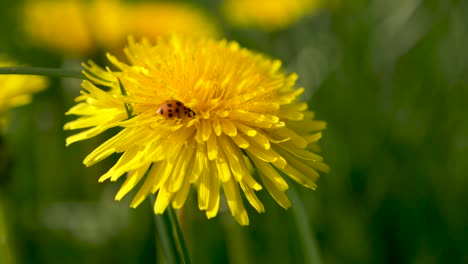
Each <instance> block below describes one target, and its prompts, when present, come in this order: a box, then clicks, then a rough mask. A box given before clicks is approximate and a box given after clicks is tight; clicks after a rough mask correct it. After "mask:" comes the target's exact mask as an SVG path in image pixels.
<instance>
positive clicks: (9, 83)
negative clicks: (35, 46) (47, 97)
mask: <svg viewBox="0 0 468 264" xmlns="http://www.w3.org/2000/svg"><path fill="white" fill-rule="evenodd" d="M13 66H15V63H14V62H12V61H10V60H8V59H6V58H1V57H0V67H13ZM46 86H47V79H46V78H45V77H39V76H28V75H0V128H2V127H4V126H5V125H6V121H7V120H6V119H7V112H8V110H9V109H11V108H13V107H17V106H21V105H25V104H28V103H29V102H30V101H31V97H32V94H33V93H36V92H38V91H41V90H43V89H44V88H45V87H46ZM0 130H1V129H0ZM0 132H1V131H0Z"/></svg>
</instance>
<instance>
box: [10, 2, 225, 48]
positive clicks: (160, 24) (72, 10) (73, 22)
mask: <svg viewBox="0 0 468 264" xmlns="http://www.w3.org/2000/svg"><path fill="white" fill-rule="evenodd" d="M19 17H20V18H21V19H22V20H23V21H22V23H21V24H22V25H23V28H24V33H25V35H26V37H28V38H29V39H30V40H32V41H34V43H35V44H36V45H42V46H45V47H48V48H50V49H53V50H57V51H59V52H63V53H65V54H67V55H84V54H90V53H92V52H94V51H96V50H97V49H109V50H117V49H118V50H121V47H122V46H123V45H124V44H125V42H126V39H127V36H128V35H133V36H137V37H141V36H145V37H149V38H154V39H155V38H156V37H157V36H162V35H168V34H171V33H179V34H187V35H192V36H209V37H213V36H216V35H217V34H218V30H217V27H216V26H215V25H216V23H215V22H214V20H213V19H212V18H210V17H209V16H208V15H207V14H205V13H204V12H202V11H201V10H200V9H198V8H196V7H195V6H192V5H189V4H184V3H173V2H159V3H149V2H146V3H145V2H139V3H131V2H124V1H120V0H90V1H85V0H64V1H59V0H35V1H33V0H29V1H28V2H26V3H25V5H24V6H23V7H22V9H21V14H20V15H19Z"/></svg>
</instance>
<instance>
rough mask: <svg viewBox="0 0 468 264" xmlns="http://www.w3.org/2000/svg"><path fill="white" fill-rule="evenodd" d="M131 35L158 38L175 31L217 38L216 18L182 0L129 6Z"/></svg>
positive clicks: (128, 17) (128, 14)
mask: <svg viewBox="0 0 468 264" xmlns="http://www.w3.org/2000/svg"><path fill="white" fill-rule="evenodd" d="M127 21H129V24H130V29H131V31H130V32H129V33H131V35H133V36H136V37H143V36H145V37H147V38H154V39H156V37H158V36H165V35H169V34H173V33H177V34H184V35H191V36H205V37H214V36H216V35H218V29H217V26H216V23H215V21H213V20H212V19H211V18H210V17H209V16H208V15H207V14H205V13H204V12H202V11H201V10H200V9H198V8H197V7H195V6H193V5H189V4H186V3H180V2H179V3H178V2H169V1H167V2H154V3H153V2H151V3H149V2H148V3H141V4H138V5H129V6H128V9H127Z"/></svg>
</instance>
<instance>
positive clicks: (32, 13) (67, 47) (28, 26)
mask: <svg viewBox="0 0 468 264" xmlns="http://www.w3.org/2000/svg"><path fill="white" fill-rule="evenodd" d="M85 12H86V8H85V5H84V2H83V1H80V0H64V1H48V0H44V1H42V0H38V1H34V0H29V1H27V2H25V4H24V7H23V9H22V10H21V14H20V15H19V16H18V17H19V18H20V19H22V20H24V21H22V24H23V28H24V32H25V34H26V35H27V36H28V37H29V38H30V39H31V40H33V41H34V43H35V44H37V45H43V46H46V47H48V48H50V49H52V50H58V51H60V52H64V53H66V54H69V55H77V54H88V53H90V52H91V51H92V50H93V49H94V48H95V47H94V42H93V37H92V36H91V33H90V31H89V26H90V25H88V24H87V21H86V19H85V15H84V14H85Z"/></svg>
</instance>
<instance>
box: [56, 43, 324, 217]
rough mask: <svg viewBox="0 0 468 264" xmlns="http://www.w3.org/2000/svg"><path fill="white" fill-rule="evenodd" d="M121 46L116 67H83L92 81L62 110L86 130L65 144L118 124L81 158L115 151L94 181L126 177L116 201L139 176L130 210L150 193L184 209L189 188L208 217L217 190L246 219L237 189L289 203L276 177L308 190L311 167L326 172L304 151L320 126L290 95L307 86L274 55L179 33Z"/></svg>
mask: <svg viewBox="0 0 468 264" xmlns="http://www.w3.org/2000/svg"><path fill="white" fill-rule="evenodd" d="M125 53H126V54H127V56H128V61H129V62H130V63H129V64H127V63H124V62H121V61H119V60H117V59H116V58H115V57H113V56H112V55H108V58H109V60H110V61H111V63H112V64H113V66H115V67H117V68H118V69H119V71H115V72H114V71H109V70H105V69H104V68H101V67H99V66H97V65H96V64H94V63H93V62H89V63H88V64H85V65H84V66H85V71H84V73H85V74H86V75H87V77H88V78H89V81H87V80H85V81H83V83H82V87H83V90H82V92H81V95H80V96H79V97H78V98H77V105H76V106H74V107H72V108H71V109H70V110H69V111H68V112H67V114H68V115H76V116H79V118H77V119H76V120H74V121H71V122H69V123H67V124H66V125H65V127H64V128H65V129H66V130H75V129H85V130H84V131H82V132H80V133H77V134H75V135H72V136H70V137H68V138H67V145H69V144H72V143H74V142H76V141H80V140H85V139H88V138H91V137H94V136H96V135H98V134H100V133H102V132H103V131H105V130H107V129H109V128H112V127H121V128H122V130H121V131H120V132H119V133H117V134H116V135H115V136H114V137H112V138H110V139H109V140H107V141H106V142H105V143H103V144H102V145H100V146H99V147H98V148H96V149H95V150H94V151H93V152H92V153H91V154H89V155H88V156H87V157H86V159H85V160H84V164H85V165H86V166H91V165H93V164H96V163H98V162H99V161H101V160H103V159H105V158H106V157H108V156H110V155H112V154H113V153H122V155H121V157H120V159H119V161H117V163H116V164H115V165H114V166H113V167H112V168H111V169H110V170H109V171H108V172H106V173H105V174H104V175H102V176H101V178H100V181H104V180H107V179H110V180H111V181H116V180H117V179H119V178H120V177H121V176H122V175H124V174H127V179H126V181H125V182H124V183H123V186H122V187H121V189H120V191H119V192H118V193H117V196H116V199H117V200H120V199H122V198H123V196H124V195H126V194H127V193H128V192H130V191H131V190H132V189H133V188H135V186H136V185H137V184H138V183H139V182H140V181H143V183H142V185H141V187H140V189H139V191H138V192H137V193H136V195H135V197H134V199H133V201H132V202H131V207H136V206H138V205H139V204H140V203H141V202H142V201H143V200H144V199H145V198H146V197H147V196H148V195H150V194H151V193H153V194H155V193H157V195H156V196H157V198H156V202H155V204H154V211H155V213H156V214H161V213H163V212H164V210H165V209H166V208H167V206H169V204H171V205H172V207H174V208H181V207H182V206H183V205H184V203H185V200H186V198H187V195H188V193H189V190H190V186H191V185H194V186H195V188H196V190H197V192H198V206H199V209H200V210H206V215H207V217H208V218H212V217H215V216H216V215H217V213H218V209H219V204H220V197H221V195H220V189H221V188H222V189H223V192H224V195H225V197H226V200H227V204H228V206H229V208H230V211H231V213H232V215H233V216H234V218H235V219H236V220H237V221H238V222H239V223H240V224H241V225H248V224H249V218H248V216H247V212H246V210H245V208H244V205H243V201H242V196H241V194H242V192H243V193H244V195H245V197H246V199H247V200H248V201H249V203H250V204H251V205H252V206H253V207H254V208H255V209H256V210H257V211H258V212H263V211H264V206H263V204H262V203H261V202H260V200H259V199H258V198H257V196H256V191H259V190H261V189H262V188H263V187H266V189H267V190H268V192H269V193H270V194H271V195H272V197H273V198H274V199H275V200H276V201H277V202H278V203H279V204H280V205H281V206H282V207H284V208H288V207H290V201H289V199H288V197H287V196H286V195H285V191H286V190H287V189H288V184H287V183H286V181H285V180H284V179H283V176H282V175H287V176H289V177H290V178H292V179H293V180H295V181H297V182H299V183H300V184H302V185H304V186H306V187H308V188H311V189H315V188H316V183H315V181H316V179H317V178H318V177H319V174H318V172H317V171H323V172H327V171H328V170H329V169H328V166H327V165H326V164H325V163H323V159H322V157H321V156H319V155H317V154H315V153H314V152H312V151H311V150H310V149H309V147H310V146H314V145H315V144H316V143H317V141H318V140H319V139H320V138H321V135H322V134H321V132H320V131H321V130H323V129H325V126H326V123H325V122H323V121H316V120H314V114H313V112H311V111H309V110H307V108H308V106H307V103H305V102H300V101H298V100H297V97H298V96H299V95H300V94H301V93H302V92H303V91H304V89H303V88H300V89H297V88H296V87H295V82H296V79H297V77H298V76H297V75H296V74H294V73H293V74H285V73H284V71H283V69H282V67H281V62H280V61H278V60H271V59H268V58H266V57H264V56H263V55H261V54H257V53H254V52H251V51H249V50H247V49H244V48H241V47H240V46H239V45H238V44H237V43H236V42H228V41H225V40H223V41H215V40H211V39H198V38H190V37H186V36H185V37H182V36H178V35H172V36H170V37H163V38H158V41H157V44H156V45H153V44H151V43H150V42H149V41H148V40H146V39H144V40H142V41H141V42H135V41H134V40H133V39H130V43H129V46H128V48H126V49H125ZM98 86H99V87H102V86H104V87H108V88H109V90H108V91H107V92H106V91H104V90H102V89H100V88H98ZM168 100H169V101H168ZM129 113H131V115H130V116H131V118H129ZM249 167H254V168H255V169H256V171H257V172H258V173H257V175H256V174H253V175H252V173H251V171H250V170H249ZM261 183H262V184H261ZM240 189H241V190H242V191H241V190H240Z"/></svg>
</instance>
